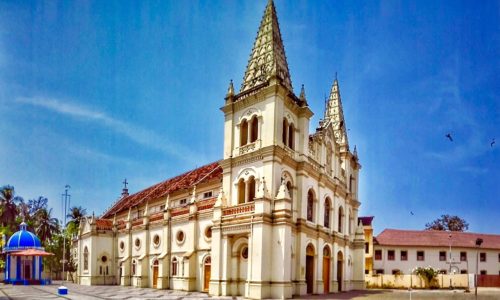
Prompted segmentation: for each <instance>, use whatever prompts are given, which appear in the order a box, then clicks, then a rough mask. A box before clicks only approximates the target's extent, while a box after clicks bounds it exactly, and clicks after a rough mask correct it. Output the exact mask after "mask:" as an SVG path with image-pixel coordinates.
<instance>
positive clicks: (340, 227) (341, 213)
mask: <svg viewBox="0 0 500 300" xmlns="http://www.w3.org/2000/svg"><path fill="white" fill-rule="evenodd" d="M342 224H344V209H343V208H342V206H341V207H340V208H339V227H338V228H339V230H338V231H339V232H340V233H342V231H343V228H342Z"/></svg>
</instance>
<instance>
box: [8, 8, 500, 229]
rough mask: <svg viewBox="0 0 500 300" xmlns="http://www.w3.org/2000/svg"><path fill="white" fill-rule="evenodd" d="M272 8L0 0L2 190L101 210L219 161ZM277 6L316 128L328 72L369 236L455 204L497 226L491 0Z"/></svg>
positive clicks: (498, 123) (479, 221) (498, 15)
mask: <svg viewBox="0 0 500 300" xmlns="http://www.w3.org/2000/svg"><path fill="white" fill-rule="evenodd" d="M266 2H267V1H266V0H261V1H229V0H226V1H215V0H210V1H140V2H139V1H132V2H128V1H94V2H92V1H72V2H63V1H60V2H58V1H46V2H43V1H36V2H35V1H0V114H1V116H2V117H1V118H0V132H1V134H0V145H1V146H0V184H2V185H3V184H11V185H14V186H15V187H16V190H17V193H18V194H19V195H21V196H23V197H25V198H33V197H37V196H39V195H44V196H46V197H48V198H49V204H50V205H51V206H53V207H54V211H55V212H56V214H57V215H58V216H60V213H61V209H60V198H61V194H62V193H63V191H64V186H65V185H66V184H69V185H71V187H72V188H71V190H70V193H71V195H72V204H77V205H81V206H83V207H86V208H87V210H88V212H92V211H95V213H96V214H101V213H102V212H103V211H104V210H105V209H106V207H108V206H110V205H111V204H112V203H113V202H114V201H115V200H116V199H117V197H118V196H119V195H120V192H121V188H122V184H121V182H122V181H123V179H124V178H125V177H126V178H127V180H128V181H129V182H130V190H131V192H135V191H138V190H140V189H142V188H145V187H147V186H149V185H151V184H154V183H156V182H159V181H162V180H164V179H166V178H168V177H171V176H174V175H176V174H179V173H180V172H183V171H185V170H189V169H191V168H194V167H196V166H201V165H203V164H205V163H209V162H212V161H216V160H218V159H220V158H221V157H222V142H223V141H222V139H223V123H222V122H223V114H222V112H220V111H219V107H221V106H222V105H223V102H224V99H223V98H224V95H225V92H226V90H227V85H228V82H229V80H230V79H233V80H234V81H235V86H236V87H239V86H240V84H241V79H242V77H243V73H244V70H245V67H246V64H247V59H248V56H249V54H250V50H251V47H252V44H253V41H254V39H255V35H256V32H257V29H258V25H259V23H260V19H261V17H262V13H263V11H264V7H265V4H266ZM275 4H276V7H277V12H278V17H279V21H280V27H281V32H282V35H283V40H284V44H285V50H286V54H287V58H288V64H289V68H290V72H291V77H292V82H293V86H294V89H295V92H296V93H298V92H299V89H300V85H301V84H304V85H305V87H306V94H307V97H308V101H309V104H310V106H311V109H312V110H313V112H315V116H314V117H313V119H312V122H311V129H312V130H313V129H314V128H315V127H316V125H317V123H318V121H319V118H320V117H321V116H322V114H323V99H324V97H325V95H326V94H327V93H328V91H329V89H330V87H331V84H332V82H333V79H334V77H335V72H338V78H339V81H340V88H341V94H342V100H343V104H344V112H345V117H346V125H347V127H348V128H349V129H350V131H349V141H350V144H351V147H352V146H354V145H357V148H358V153H359V157H360V160H361V164H362V166H363V168H362V171H361V179H360V198H361V201H362V206H361V212H360V214H361V215H374V216H375V223H374V225H375V231H376V232H377V233H378V232H380V231H381V230H383V229H384V228H407V229H422V228H424V225H425V223H426V222H429V221H432V220H433V219H435V218H437V217H439V216H440V215H441V214H456V215H459V216H461V217H463V218H465V219H466V220H467V221H468V222H469V223H470V231H476V232H490V233H497V234H499V233H500V231H499V227H498V226H497V223H496V222H495V221H496V220H497V219H498V218H499V217H500V213H499V211H500V204H499V197H500V196H499V195H500V180H499V178H500V170H499V168H498V167H499V166H500V150H499V147H500V101H499V96H500V85H499V84H498V83H499V81H500V80H499V79H500V78H499V75H498V70H500V60H499V58H498V57H499V54H500V31H499V30H498V28H500V24H499V23H500V21H499V20H500V4H499V2H498V1H482V2H481V4H480V5H478V4H477V2H475V1H381V2H376V1H319V0H318V1H305V0H303V1H283V0H276V1H275ZM449 132H450V133H451V134H452V135H453V137H454V141H453V142H450V141H448V140H447V139H446V138H445V134H447V133H449ZM493 138H496V139H497V144H496V145H494V146H493V147H490V143H491V141H492V139H493ZM410 212H413V215H411V213H410Z"/></svg>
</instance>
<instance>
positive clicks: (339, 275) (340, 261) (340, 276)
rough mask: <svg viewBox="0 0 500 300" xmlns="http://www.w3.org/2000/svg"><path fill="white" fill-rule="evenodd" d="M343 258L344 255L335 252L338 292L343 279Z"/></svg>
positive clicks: (340, 289) (340, 290)
mask: <svg viewBox="0 0 500 300" xmlns="http://www.w3.org/2000/svg"><path fill="white" fill-rule="evenodd" d="M343 260H344V255H343V254H342V252H340V251H339V253H337V282H338V284H339V292H342V281H343V277H344V276H343V270H344V268H343Z"/></svg>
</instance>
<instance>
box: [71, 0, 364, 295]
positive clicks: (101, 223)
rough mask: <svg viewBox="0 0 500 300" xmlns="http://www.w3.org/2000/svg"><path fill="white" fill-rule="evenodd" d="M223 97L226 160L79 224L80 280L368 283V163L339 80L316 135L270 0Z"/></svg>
mask: <svg viewBox="0 0 500 300" xmlns="http://www.w3.org/2000/svg"><path fill="white" fill-rule="evenodd" d="M332 75H333V74H332ZM332 77H333V76H332ZM221 104H222V105H223V106H222V108H221V110H222V112H223V114H224V147H223V158H222V159H221V160H219V161H217V162H214V163H211V164H207V165H205V166H203V167H200V168H197V169H195V170H191V171H189V172H186V173H184V174H181V175H179V176H176V177H173V178H170V179H167V180H165V181H163V182H160V183H158V184H155V185H153V186H151V187H148V188H146V189H144V190H142V191H139V192H137V193H135V194H131V195H129V193H128V190H127V189H126V187H125V188H124V190H123V193H122V197H121V198H120V199H119V200H118V201H117V202H116V203H115V204H114V205H112V206H111V208H110V209H109V210H107V211H106V212H105V213H104V214H103V215H102V216H101V217H99V218H96V217H89V218H87V219H85V220H83V221H82V222H81V225H80V229H79V234H78V236H77V237H76V238H75V240H74V242H73V249H72V251H73V255H74V259H75V261H76V263H77V272H76V273H77V274H76V275H77V280H78V283H79V284H84V285H97V284H117V285H125V286H136V287H152V288H158V289H173V290H183V291H204V292H207V293H208V294H210V295H212V296H243V297H246V298H251V299H263V298H291V297H292V296H293V295H306V294H322V293H332V292H339V291H347V290H352V289H363V288H364V285H365V281H364V269H365V266H364V264H365V260H364V250H365V240H364V232H363V226H362V224H358V223H357V220H358V210H359V206H360V201H359V199H358V182H359V171H360V169H361V165H360V163H359V161H358V157H357V153H356V148H354V150H353V151H351V148H350V146H349V141H348V136H347V129H346V120H345V119H344V115H343V109H342V100H341V96H340V88H339V83H338V81H337V80H336V79H335V81H334V82H333V83H332V87H331V92H330V95H329V97H328V101H327V103H326V105H325V111H324V112H322V113H324V117H323V118H322V120H321V121H320V123H319V124H318V125H317V127H316V129H315V131H314V133H313V134H310V128H309V126H310V125H309V123H310V119H311V117H312V116H313V112H312V111H311V109H310V108H309V105H308V99H307V97H306V93H305V90H304V87H303V86H302V88H301V91H300V93H299V95H296V94H295V92H294V90H293V87H292V80H291V77H290V72H289V70H288V64H287V60H286V55H285V49H284V46H283V41H282V38H281V33H280V28H279V24H278V18H277V14H276V10H275V6H274V3H273V1H272V0H270V1H269V2H268V4H267V6H266V8H265V11H264V16H263V17H262V21H261V23H260V26H259V30H258V33H257V37H256V39H255V42H254V45H253V48H252V50H251V54H250V58H249V61H248V65H247V68H246V70H245V73H244V77H243V81H242V84H241V87H240V89H239V91H237V90H236V89H235V88H234V86H233V83H232V81H231V82H230V84H229V88H228V90H227V94H226V97H225V99H224V101H223V102H221ZM214 109H215V108H214Z"/></svg>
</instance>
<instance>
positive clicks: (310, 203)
mask: <svg viewBox="0 0 500 300" xmlns="http://www.w3.org/2000/svg"><path fill="white" fill-rule="evenodd" d="M313 210H314V194H313V191H312V190H309V192H307V221H311V222H312V221H313V219H314V215H313V214H314V211H313Z"/></svg>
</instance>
